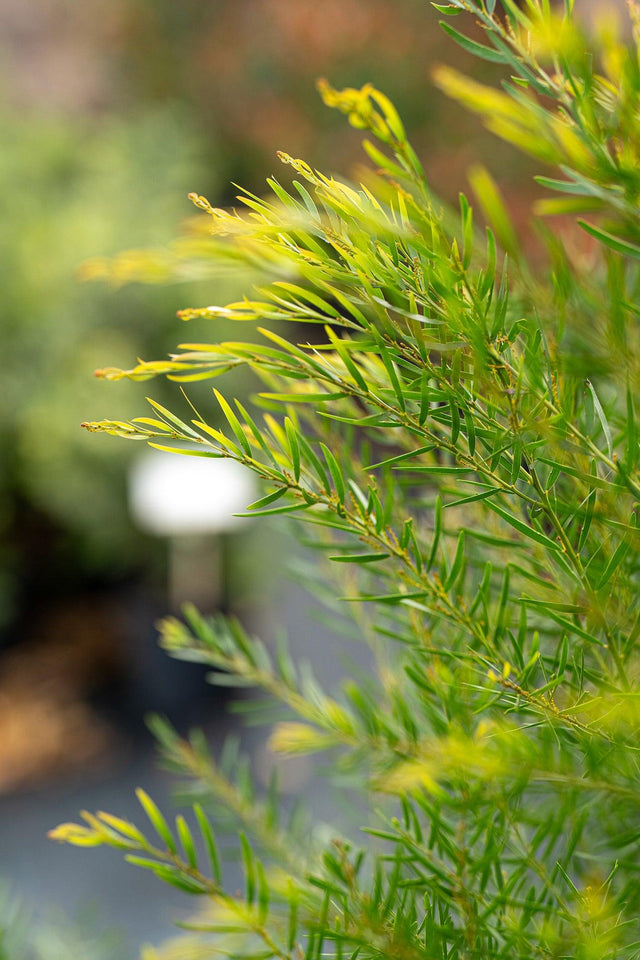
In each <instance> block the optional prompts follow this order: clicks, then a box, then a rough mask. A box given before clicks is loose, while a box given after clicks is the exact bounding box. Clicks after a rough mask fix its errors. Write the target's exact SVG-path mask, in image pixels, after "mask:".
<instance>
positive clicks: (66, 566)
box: [0, 0, 530, 957]
mask: <svg viewBox="0 0 640 960" xmlns="http://www.w3.org/2000/svg"><path fill="white" fill-rule="evenodd" d="M0 54H1V56H0V330H1V343H2V353H1V360H0V873H1V874H2V875H3V876H4V878H5V880H6V881H7V882H8V883H9V884H10V886H11V888H12V889H13V890H14V891H15V892H17V894H19V895H20V896H21V897H23V898H24V900H25V902H27V903H29V902H31V903H33V904H35V909H36V912H37V913H38V915H39V922H43V923H45V922H46V923H49V920H48V919H47V918H46V916H45V914H48V913H50V912H51V911H53V912H55V911H56V910H58V909H64V910H65V911H66V914H67V916H68V917H75V915H76V914H77V913H78V911H80V913H82V911H86V910H88V909H89V907H90V904H91V902H93V911H94V920H93V921H92V923H91V924H90V926H91V928H92V930H95V929H98V928H104V929H107V930H109V929H111V928H116V927H119V928H120V930H121V933H120V936H121V937H122V939H121V941H119V942H120V946H118V947H117V948H114V947H112V946H109V945H108V944H111V940H108V944H107V946H105V947H104V950H105V951H107V952H108V951H109V950H111V949H113V950H115V952H114V953H113V955H114V956H122V957H125V956H129V955H131V956H133V955H135V950H136V948H137V946H138V945H139V944H140V943H141V942H142V940H145V939H146V940H150V941H154V942H157V941H158V940H159V939H161V938H162V936H164V935H165V934H166V933H167V932H168V930H169V924H170V920H171V917H172V915H174V914H175V910H174V909H173V907H174V903H175V902H176V901H177V900H178V897H177V896H176V898H171V895H170V893H169V894H167V893H166V892H165V891H163V890H160V889H158V888H159V886H160V885H156V884H155V883H154V882H153V881H147V878H146V877H143V878H137V877H136V878H135V879H134V878H133V877H132V873H134V872H135V871H133V870H132V869H131V868H128V869H127V868H126V867H124V866H123V865H122V864H121V863H120V861H119V858H115V859H109V857H108V855H107V854H105V855H104V856H102V855H101V854H97V853H96V854H94V853H91V854H88V855H87V854H82V853H79V852H77V851H67V850H61V849H58V848H55V849H52V845H51V844H49V842H48V841H47V840H46V839H45V831H46V829H47V828H48V827H50V826H53V825H55V823H57V822H58V821H60V820H64V819H69V818H72V817H73V816H74V815H75V812H76V809H77V808H78V807H79V806H88V807H103V808H107V809H110V810H113V811H114V812H116V813H120V814H123V815H133V812H134V804H133V802H132V800H131V793H132V790H131V788H132V786H134V785H136V784H137V783H143V785H144V786H145V787H147V788H149V789H150V790H151V791H152V792H154V793H155V795H156V796H158V795H160V796H163V795H166V794H168V791H169V785H168V784H167V783H166V782H165V781H164V780H163V779H162V778H161V777H160V775H159V774H157V773H156V772H154V770H155V768H154V766H153V758H152V744H151V743H150V737H149V736H148V735H147V733H146V732H145V727H144V721H143V718H144V714H145V713H146V712H147V711H148V710H156V711H159V712H163V713H167V714H168V715H169V716H170V718H171V719H172V720H173V721H174V722H175V723H176V725H177V726H178V727H179V728H184V727H185V726H186V725H188V724H189V723H191V722H199V723H202V724H204V725H205V726H207V728H208V729H209V730H210V731H211V734H212V738H213V739H214V740H215V741H216V742H219V740H220V739H221V736H222V733H223V732H224V731H225V730H228V729H230V727H231V726H233V720H232V719H229V718H227V716H226V714H225V712H224V703H222V702H221V700H220V698H219V695H217V696H216V694H215V693H214V691H213V690H211V688H208V687H207V686H206V685H205V683H204V680H203V678H202V671H200V670H198V669H195V668H191V669H187V668H186V667H184V665H180V664H176V663H172V662H169V661H168V660H167V658H166V657H165V656H164V654H162V653H160V652H158V651H157V649H156V644H155V635H154V627H153V624H154V621H155V619H156V618H157V617H158V616H160V615H162V614H163V613H165V612H167V610H168V609H169V607H170V606H171V604H172V603H175V600H176V598H175V597H172V596H171V595H170V591H169V590H168V584H169V583H170V581H171V578H172V576H173V575H174V573H175V571H174V572H173V573H172V569H171V562H172V561H171V558H172V557H174V559H175V553H176V544H171V543H170V542H169V540H168V539H167V538H162V537H158V536H151V535H149V534H145V533H144V532H142V531H141V530H140V529H138V527H137V525H136V523H135V520H134V519H133V518H132V516H131V512H130V510H129V509H128V505H127V483H128V476H129V471H130V470H131V465H132V462H133V460H134V459H135V457H136V456H138V455H139V453H140V451H139V449H138V448H137V445H135V444H127V443H125V442H124V441H117V440H114V439H112V438H105V437H96V436H93V435H90V434H87V433H86V432H84V431H82V430H81V429H80V422H81V421H82V420H84V419H100V418H102V417H105V416H108V417H110V418H128V417H131V416H136V415H140V414H142V413H143V412H144V410H143V407H144V400H143V397H144V394H145V392H146V391H145V386H147V385H142V384H130V383H126V382H125V383H121V384H118V385H113V384H108V383H104V382H99V381H96V380H95V379H93V377H92V371H93V369H94V368H96V367H98V366H105V365H115V366H124V367H127V366H130V365H131V363H132V362H133V361H134V360H135V358H136V357H143V358H145V359H153V358H157V357H162V356H164V355H165V354H166V353H167V352H168V351H170V350H171V349H172V348H173V347H174V346H175V344H176V343H177V342H179V341H180V340H181V339H184V337H185V335H184V332H183V329H181V328H180V322H179V321H178V320H176V317H175V313H176V310H177V309H178V308H179V307H184V306H188V305H199V304H204V303H211V302H223V301H225V300H229V299H232V298H234V297H236V296H237V295H238V294H239V293H241V292H242V291H238V290H233V289H232V288H231V287H230V286H229V284H228V283H226V285H225V284H222V285H221V284H219V283H218V284H211V283H210V284H206V285H205V284H200V285H196V284H191V285H190V284H181V285H178V286H167V287H165V286H159V285H155V286H139V285H132V286H128V287H123V288H120V289H115V288H113V287H109V286H106V285H100V284H95V283H92V284H81V283H80V282H79V281H78V279H77V271H78V267H79V265H80V264H81V263H82V262H83V261H84V260H85V259H87V258H91V257H95V256H102V255H110V254H114V253H116V252H118V251H119V250H121V249H123V248H130V247H140V246H145V245H148V246H153V247H158V246H162V245H163V244H166V243H168V242H169V241H170V240H171V238H172V236H174V234H175V233H176V230H177V229H178V227H179V225H180V223H181V221H183V220H184V219H185V218H187V217H189V216H191V215H192V213H193V208H192V207H191V205H190V204H189V202H188V201H187V193H188V192H189V191H191V190H195V191H197V192H198V193H200V194H204V195H206V196H207V197H208V198H209V199H210V200H211V202H212V203H213V204H214V205H225V204H232V203H233V198H234V188H233V186H232V182H236V183H241V184H242V185H244V186H246V187H248V188H249V189H250V190H252V191H254V192H257V193H260V192H262V191H263V185H264V181H265V178H266V177H267V176H268V175H270V174H271V173H273V172H274V170H275V171H276V172H277V169H276V168H277V166H278V162H277V159H276V156H275V153H276V150H278V149H282V150H285V151H287V152H288V153H290V154H292V155H294V156H297V157H304V158H305V159H306V160H308V161H309V162H311V163H312V164H313V165H314V166H316V167H318V168H320V169H322V170H325V171H327V172H341V173H342V174H346V175H347V176H349V175H351V176H354V177H357V166H358V164H359V163H361V162H362V157H361V154H360V136H359V134H358V132H357V131H354V130H351V129H350V128H349V127H348V126H347V124H346V122H345V118H344V117H343V116H341V115H337V114H336V113H335V112H332V111H328V110H327V109H326V108H324V107H323V106H322V104H321V102H320V99H319V97H318V96H317V94H316V90H315V80H316V79H317V78H318V77H320V76H326V77H327V78H328V79H329V80H330V81H331V82H332V84H333V85H334V86H338V87H340V86H345V85H354V86H360V85H362V84H363V83H365V82H367V81H371V82H373V83H374V84H375V85H376V86H377V87H379V88H381V89H382V90H384V91H385V92H386V93H387V94H388V95H389V96H390V97H391V98H392V99H393V100H394V102H395V103H396V105H397V107H398V108H399V110H400V112H401V114H402V116H403V118H404V120H405V122H406V126H407V128H408V130H409V132H410V136H411V138H412V140H413V143H414V145H415V147H416V149H417V151H418V153H419V155H420V156H421V158H422V159H423V161H424V164H425V168H426V170H427V173H428V176H429V178H430V180H431V183H432V185H433V187H434V188H435V190H436V191H437V192H438V193H439V194H440V195H441V196H442V197H443V198H444V200H445V201H446V202H452V203H453V202H456V198H457V193H458V190H459V189H461V188H465V185H466V180H465V171H466V169H467V168H468V167H469V166H470V164H471V163H472V162H474V163H478V162H480V163H484V164H486V165H487V166H489V167H490V168H491V170H492V171H493V173H494V175H495V176H496V178H497V179H498V180H499V182H500V183H501V186H502V188H503V190H504V192H505V195H506V196H507V199H508V201H509V205H510V208H511V210H512V211H513V213H514V216H515V219H516V220H517V222H518V224H519V225H520V228H521V230H522V232H523V234H524V235H525V236H526V231H527V228H526V218H527V211H528V208H529V205H530V196H529V195H528V194H527V193H526V191H524V192H523V191H522V189H521V184H522V178H523V166H522V160H521V158H519V157H518V156H517V155H516V154H515V153H514V152H512V151H511V150H510V148H508V147H506V146H502V145H500V144H499V143H497V142H496V141H495V140H493V139H491V138H490V137H489V136H488V135H486V134H484V133H483V131H482V129H481V127H480V126H479V125H478V124H477V122H476V121H475V120H473V119H470V118H468V117H467V116H465V115H464V114H463V113H462V111H461V110H460V109H459V108H458V107H457V106H456V105H454V104H451V103H449V102H445V101H444V100H443V99H442V97H441V96H440V94H438V92H437V91H436V90H435V89H434V87H433V86H432V84H431V82H430V72H431V69H432V67H433V65H434V63H435V62H437V61H446V62H449V63H455V64H456V65H458V66H459V67H461V68H462V69H469V70H471V71H472V72H473V73H474V74H475V75H476V76H479V77H485V78H486V77H487V76H490V75H491V71H492V68H491V67H490V66H489V65H486V64H484V65H483V64H479V63H477V62H475V63H469V61H468V60H467V58H466V57H465V56H464V54H463V53H462V52H461V51H460V49H459V48H457V47H455V46H454V45H453V44H452V43H451V41H449V40H448V38H447V37H446V36H445V35H444V34H443V33H442V32H441V31H440V30H439V28H438V25H437V15H436V14H435V12H434V11H433V10H432V9H431V8H430V6H429V5H428V4H427V3H426V2H425V0H323V2H321V3H319V2H317V0H180V2H176V0H89V2H85V3H80V2H78V0H30V2H29V3H25V2H24V0H0ZM516 183H517V184H518V185H519V187H520V189H518V190H517V191H516ZM228 335H229V331H224V330H220V329H212V328H211V327H210V326H206V325H201V326H200V327H198V326H197V324H193V326H192V327H191V329H190V330H189V332H188V338H189V339H191V340H194V339H195V340H198V339H205V340H210V339H216V338H218V337H219V336H228ZM245 386H246V389H249V388H250V385H243V384H240V385H239V388H240V389H245ZM152 395H153V396H154V397H155V398H156V399H158V400H160V401H162V402H167V403H169V404H173V405H174V406H175V405H176V404H177V405H179V403H180V397H179V395H178V396H177V395H176V391H175V390H172V389H170V388H168V387H167V386H166V385H163V384H160V383H155V382H154V384H152ZM209 395H210V394H209V393H208V392H207V389H204V388H203V389H201V390H200V391H199V394H198V402H199V404H200V406H201V407H204V410H203V412H206V409H207V404H209V399H208V397H209ZM176 396H177V399H176ZM210 408H211V410H212V411H213V405H212V404H211V405H210ZM212 415H213V413H212ZM204 539H205V538H200V540H199V541H198V543H195V542H192V543H191V547H189V549H187V553H189V550H190V551H191V561H190V562H191V563H192V566H193V565H194V564H195V569H198V570H199V577H200V579H201V580H202V579H203V578H204V580H205V581H206V579H207V570H208V569H209V568H208V566H207V564H208V563H209V562H210V561H211V555H212V554H211V550H210V549H209V548H210V547H211V544H209V547H207V544H206V543H205V542H204ZM228 540H229V542H227V543H226V545H225V558H226V559H225V561H224V562H225V584H226V586H225V589H224V591H223V596H222V599H220V597H218V599H217V600H216V599H215V597H213V594H211V597H212V598H213V599H212V600H211V603H212V605H215V603H220V602H222V603H224V604H225V605H226V606H227V607H230V608H232V609H233V610H234V611H235V612H237V613H239V615H240V616H242V617H243V619H244V620H245V621H246V622H248V623H249V625H250V626H251V627H253V628H254V629H256V630H258V631H260V632H261V633H262V634H266V635H267V636H269V635H271V634H272V633H273V632H274V631H275V630H277V629H278V628H279V627H282V626H284V627H285V628H286V629H287V630H288V632H289V633H290V635H291V642H292V646H293V648H294V650H298V648H300V649H303V648H304V649H303V652H306V654H309V655H311V656H312V657H313V658H314V659H317V653H314V649H313V648H314V646H315V645H316V641H317V639H318V636H319V634H318V630H317V628H313V627H310V626H309V623H310V622H311V621H309V618H308V615H307V613H306V612H305V610H306V606H307V601H306V599H305V597H304V594H302V593H301V592H300V591H299V590H298V589H297V588H294V587H289V586H287V585H286V579H285V574H286V571H285V566H286V564H285V555H286V554H287V553H289V552H290V546H289V545H288V544H287V543H286V542H283V545H282V549H281V554H282V557H281V563H276V562H274V559H273V551H274V539H273V535H272V532H268V533H265V531H264V530H258V529H257V528H256V529H250V530H247V531H246V532H241V533H239V534H238V535H237V536H234V537H231V538H228ZM194 544H195V545H194ZM182 546H183V547H184V544H183V545H182ZM188 546H189V545H187V547H188ZM211 562H212V563H213V561H211ZM211 570H212V573H211V576H212V577H213V566H212V567H211ZM187 579H188V578H187ZM195 579H197V578H195ZM195 579H194V581H193V582H194V589H195ZM199 589H200V592H201V594H202V595H203V596H204V597H205V601H206V597H207V590H206V583H205V585H204V588H202V584H201V585H200V588H199ZM185 599H187V598H186V597H185ZM196 599H197V598H196ZM314 631H315V632H314ZM305 645H306V646H305ZM323 649H324V650H325V654H324V660H325V662H324V666H323V665H322V664H320V667H319V669H320V672H322V670H323V669H325V670H326V671H328V673H329V675H330V676H331V675H332V673H331V671H332V670H333V672H334V674H335V673H336V671H337V672H339V669H338V668H337V667H336V666H335V664H334V662H333V659H332V656H331V655H328V654H327V653H326V650H327V648H326V646H323ZM64 922H65V923H66V922H67V921H64ZM1 923H2V921H1V919H0V925H1ZM47 929H48V928H47ZM78 936H84V937H85V940H83V941H82V942H83V944H84V946H83V947H82V950H84V951H85V953H82V951H78V952H77V953H76V954H74V955H77V956H87V957H89V956H90V955H91V956H93V955H94V954H90V950H93V949H97V948H96V947H95V944H94V946H93V947H91V945H90V943H89V941H90V940H91V937H93V933H92V934H91V935H89V934H86V933H85V934H78ZM87 937H88V939H87ZM48 938H49V939H48V941H47V942H50V943H51V942H52V940H51V936H49V935H48ZM107 939H108V938H107ZM105 942H106V941H105ZM114 942H115V941H114ZM123 944H124V946H123ZM38 949H40V950H41V951H44V950H45V948H44V947H42V946H41V947H39V948H38ZM47 949H49V950H50V951H51V952H50V953H47V954H46V955H47V956H51V957H53V956H54V955H55V956H58V954H55V953H54V950H55V949H56V948H55V947H51V946H50V947H48V948H47ZM60 949H62V950H63V952H62V953H60V954H59V955H60V956H63V955H67V956H68V955H70V954H69V953H68V952H67V953H66V954H65V953H64V950H65V949H67V948H60ZM101 949H102V948H101ZM107 952H105V953H104V954H101V956H102V955H104V956H107ZM0 953H1V948H0ZM95 955H96V956H97V954H95ZM111 955H112V954H111V953H109V956H111ZM37 956H38V957H40V956H45V953H44V952H42V953H38V954H37Z"/></svg>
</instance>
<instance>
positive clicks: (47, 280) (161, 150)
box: [0, 107, 211, 622]
mask: <svg viewBox="0 0 640 960" xmlns="http://www.w3.org/2000/svg"><path fill="white" fill-rule="evenodd" d="M0 133H1V137H2V142H3V144H4V148H3V151H2V158H1V160H0V184H1V185H2V197H3V199H2V210H3V217H2V225H1V226H0V283H1V285H2V291H3V309H2V319H1V320H0V328H1V330H2V340H3V350H4V362H3V373H2V403H1V404H0V499H1V502H2V506H1V507H0V538H1V542H0V556H1V558H2V563H0V566H1V567H2V570H1V572H0V622H3V621H4V618H5V616H8V615H10V613H11V595H12V594H13V593H15V591H16V589H17V588H19V587H20V581H21V579H22V578H23V577H24V574H25V570H26V571H27V573H28V572H29V571H30V570H32V569H33V564H34V557H33V549H32V543H31V541H30V538H29V536H28V535H26V534H25V528H28V527H29V526H30V524H29V518H30V515H31V514H33V513H35V514H36V515H37V516H41V517H44V518H45V519H46V521H47V523H48V525H49V526H51V527H53V529H55V530H59V531H60V539H61V541H62V544H63V547H66V548H67V553H68V554H69V555H71V554H72V551H71V550H69V549H68V545H69V542H71V543H73V545H74V551H73V558H74V559H73V560H72V561H65V564H64V566H65V567H67V569H68V567H69V565H70V564H71V563H75V564H77V566H78V568H79V569H80V570H81V571H83V572H85V574H86V572H87V571H89V572H90V573H95V572H96V571H101V572H104V571H105V570H107V571H110V570H113V569H114V568H115V567H117V568H119V569H120V570H122V568H123V567H126V563H127V561H125V560H124V558H125V557H128V558H129V561H128V562H129V563H134V562H135V560H136V550H138V551H140V552H139V553H138V558H139V557H140V555H143V551H144V547H142V550H141V545H140V543H139V538H137V539H136V534H135V532H134V531H133V530H132V529H131V527H130V524H129V521H128V519H127V517H126V515H125V513H124V511H123V509H122V499H123V489H124V484H125V468H126V464H127V461H128V457H127V453H128V451H127V450H126V449H118V448H117V445H114V446H113V447H111V448H108V445H103V446H102V449H100V445H97V444H95V443H92V442H91V438H90V437H88V436H85V435H84V434H83V433H82V431H79V430H78V429H77V421H78V409H79V408H78V401H79V400H80V401H81V405H82V406H86V405H89V406H91V405H93V404H96V403H101V402H102V401H101V399H100V384H97V383H95V381H94V380H93V379H92V377H91V370H92V368H93V367H94V366H96V365H97V364H98V363H99V362H100V361H101V359H102V358H103V357H104V356H105V354H106V355H109V354H110V355H111V356H112V357H114V358H116V359H117V358H121V360H125V359H128V358H129V357H130V356H145V357H148V356H150V355H151V356H153V355H155V354H156V353H158V352H163V351H164V350H166V348H167V345H168V344H170V343H171V342H172V339H169V337H170V336H171V335H170V333H169V332H168V331H169V330H170V327H171V324H172V322H173V321H172V315H173V313H174V311H175V309H177V307H178V306H179V305H180V303H181V302H182V299H181V298H182V297H183V296H184V294H185V291H184V290H181V291H180V292H178V291H177V290H173V291H171V290H168V289H167V288H166V287H158V288H157V289H156V290H152V291H150V290H148V289H146V290H144V291H143V292H141V291H140V289H139V288H138V289H136V288H134V287H129V288H127V289H125V290H121V291H117V292H116V291H115V290H113V289H112V290H107V289H106V288H104V289H100V288H98V287H89V286H85V285H81V284H78V283H77V278H76V273H77V269H78V266H79V265H80V264H81V263H82V262H83V261H84V260H86V258H87V257H88V256H94V255H96V254H112V253H114V252H115V251H117V250H119V249H121V248H122V246H124V245H125V244H127V245H129V246H134V245H136V244H138V245H143V246H147V245H149V244H154V245H157V246H158V247H159V248H161V245H162V244H165V243H166V242H167V241H168V240H169V239H170V238H171V236H172V233H173V231H174V230H175V224H176V222H178V221H179V220H180V219H181V218H183V217H184V213H185V204H184V199H183V196H182V194H183V193H184V191H185V190H186V188H187V187H188V186H189V185H190V184H192V183H193V182H194V180H195V182H197V181H198V179H199V180H200V182H202V183H204V182H208V183H211V179H210V175H207V176H208V179H207V181H204V179H203V178H204V176H205V173H204V170H203V163H202V159H201V157H200V156H199V143H198V138H197V135H196V131H195V130H194V129H193V126H192V124H191V123H190V122H189V120H188V119H187V118H184V117H181V116H180V115H179V113H178V111H177V110H176V109H175V108H172V107H156V108H154V109H152V110H147V111H146V113H145V114H144V115H140V116H133V117H131V118H128V119H126V118H121V119H109V120H102V121H100V122H97V121H96V120H88V119H84V120H80V119H78V118H74V119H70V118H68V117H61V116H58V115H47V114H45V113H43V112H42V111H37V110H33V109H32V110H22V111H19V112H18V111H17V110H12V109H10V108H9V107H4V108H3V109H2V110H1V111H0ZM151 185H152V186H151ZM187 209H188V208H187ZM120 402H122V403H123V407H122V409H123V410H125V409H127V397H126V396H123V397H122V398H121V401H120ZM32 525H33V524H31V526H32ZM28 550H30V551H31V554H30V555H29V556H25V555H24V552H26V551H28ZM49 560H50V558H49ZM69 576H70V577H72V576H73V572H72V571H69Z"/></svg>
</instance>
